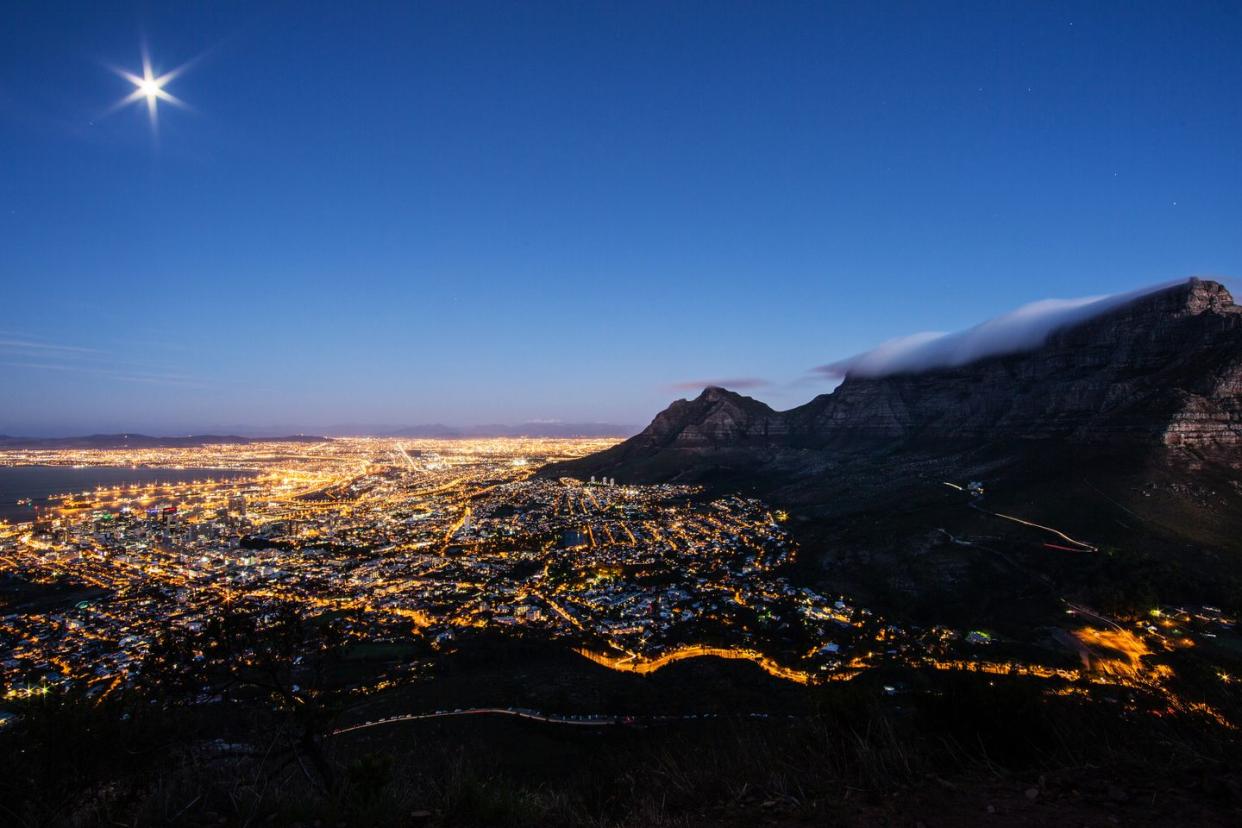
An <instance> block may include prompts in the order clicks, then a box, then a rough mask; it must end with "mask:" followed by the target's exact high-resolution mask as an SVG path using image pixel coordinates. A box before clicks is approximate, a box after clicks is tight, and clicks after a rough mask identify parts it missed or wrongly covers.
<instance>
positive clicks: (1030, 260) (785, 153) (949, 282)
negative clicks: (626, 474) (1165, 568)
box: [0, 0, 1242, 434]
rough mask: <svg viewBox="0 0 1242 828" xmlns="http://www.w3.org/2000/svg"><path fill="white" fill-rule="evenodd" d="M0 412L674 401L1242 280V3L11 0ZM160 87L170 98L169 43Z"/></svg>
mask: <svg viewBox="0 0 1242 828" xmlns="http://www.w3.org/2000/svg"><path fill="white" fill-rule="evenodd" d="M3 17H4V24H3V25H0V287H2V288H3V294H2V296H3V301H2V304H0V307H3V309H4V311H3V317H2V318H0V387H2V389H3V392H2V393H0V433H8V434H65V433H84V432H96V431H118V430H132V431H146V432H148V433H181V432H187V431H202V430H217V429H220V428H236V429H243V428H270V427H281V426H290V427H295V428H298V429H314V428H316V427H327V426H329V425H339V424H359V425H367V426H370V425H376V424H389V425H397V426H399V425H406V424H415V423H428V422H445V423H453V424H471V423H489V422H522V421H526V420H534V419H561V420H569V421H583V420H594V421H606V422H614V423H624V424H636V425H641V424H643V423H645V422H646V421H647V420H648V419H649V418H650V417H651V416H652V415H653V414H654V413H655V412H656V411H658V410H659V409H660V408H662V407H663V406H664V405H666V404H667V402H668V401H670V400H671V399H674V398H676V397H679V396H686V395H688V394H693V393H694V391H693V390H689V389H693V388H694V387H695V386H697V385H698V384H701V383H703V382H707V381H715V382H726V383H729V384H732V385H733V386H735V387H738V388H739V390H744V391H745V392H746V393H750V394H752V395H754V396H757V397H759V398H761V399H764V400H767V401H769V402H771V403H772V404H773V405H775V406H776V407H778V408H785V407H789V406H791V405H795V404H797V403H800V402H803V401H805V400H807V399H809V398H810V397H812V396H813V395H815V394H816V393H820V392H822V391H825V390H827V389H829V388H831V380H829V379H828V378H826V377H824V376H823V375H822V374H821V373H816V372H815V371H814V370H813V369H814V368H815V367H816V366H820V365H823V364H825V363H830V362H833V361H835V360H840V359H844V358H846V357H849V356H850V355H851V354H854V353H856V352H859V351H862V350H865V349H868V348H870V347H872V346H874V345H876V344H877V343H879V342H881V341H884V340H887V339H891V338H893V337H898V336H902V335H907V334H911V333H915V332H919V331H927V330H956V329H960V328H963V327H967V326H969V325H972V324H974V323H976V322H979V321H981V320H983V319H985V318H988V317H992V316H995V315H997V314H1000V313H1004V312H1006V311H1009V310H1011V309H1013V308H1014V307H1016V306H1019V305H1022V304H1024V303H1027V302H1031V301H1035V300H1039V299H1045V298H1074V297H1081V296H1088V295H1101V294H1110V293H1115V292H1120V291H1127V290H1133V289H1135V288H1138V287H1141V286H1143V285H1147V284H1151V283H1156V282H1164V281H1168V280H1170V279H1177V278H1182V277H1185V276H1189V275H1192V274H1198V275H1204V276H1211V277H1217V278H1225V279H1226V280H1228V279H1229V278H1231V277H1233V276H1236V275H1238V274H1240V273H1242V48H1240V47H1239V44H1242V5H1239V4H1237V3H1232V2H1221V3H1193V2H1191V3H1161V4H1156V3H1150V4H1149V3H1133V2H1126V3H1117V4H1111V3H1105V2H1090V3H1084V4H1081V5H1077V4H1063V3H1053V2H1038V3H1027V4H1020V3H1009V2H1002V3H997V2H980V3H970V4H951V3H925V4H915V3H903V4H891V5H890V4H884V3H876V2H860V3H856V4H851V3H826V2H819V3H806V4H800V3H777V2H772V3H768V2H754V3H736V4H735V3H675V2H674V3H669V2H660V3H651V4H645V3H637V2H620V3H611V4H597V3H587V2H566V3H554V2H539V3H497V4H488V3H470V2H451V3H450V2H445V3H434V4H429V3H412V4H406V3H401V4H396V3H394V4H391V6H389V7H385V5H384V4H379V3H360V4H355V3H343V2H326V3H317V2H306V0H302V2H296V3H276V4H266V5H264V4H255V3H228V2H211V3H176V4H173V3H168V4H164V3H160V4H150V5H139V6H134V7H127V6H125V5H123V4H119V3H85V2H84V3H78V4H61V3H53V2H37V3H36V2H30V3H8V4H6V5H5V7H4V11H3ZM144 45H145V48H146V49H147V50H148V52H149V55H150V59H151V64H152V69H153V73H154V75H156V76H159V75H162V74H163V73H167V72H170V71H172V70H176V69H178V68H179V67H180V71H179V72H178V73H177V74H176V75H175V77H173V78H172V79H171V80H168V81H167V82H166V83H165V85H164V89H165V91H166V92H167V93H168V94H170V95H173V96H175V97H176V98H177V99H179V100H180V101H182V102H183V103H184V107H179V106H175V105H173V104H172V103H170V102H167V101H157V110H156V111H157V113H158V123H157V125H153V124H152V121H151V118H150V112H149V110H148V107H147V104H146V101H145V99H141V100H137V101H132V102H130V103H128V104H126V105H124V106H121V107H119V108H118V107H117V106H116V105H117V104H118V103H119V102H121V101H122V100H123V99H125V98H126V97H127V96H129V95H130V93H131V92H133V91H134V90H135V86H134V84H133V83H132V82H131V81H130V80H128V79H127V78H126V77H125V76H124V75H123V74H121V72H129V73H133V74H138V75H141V74H142V55H143V49H144Z"/></svg>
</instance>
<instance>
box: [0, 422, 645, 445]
mask: <svg viewBox="0 0 1242 828" xmlns="http://www.w3.org/2000/svg"><path fill="white" fill-rule="evenodd" d="M236 430H237V431H247V432H248V436H244V437H243V436H239V435H237V434H225V435H221V434H193V435H187V436H181V437H152V436H149V435H146V434H88V435H84V436H75V437H12V436H9V435H6V434H0V449H58V448H60V449H73V448H83V449H92V448H95V449H102V448H186V447H192V446H208V445H226V444H239V445H244V444H247V443H259V442H273V441H275V442H306V443H310V442H320V441H323V440H330V439H332V437H329V436H308V435H304V434H298V435H296V436H289V435H287V434H283V433H279V432H271V433H270V434H269V433H268V432H266V431H262V432H251V431H250V430H249V429H243V428H240V427H239V428H237V429H236ZM636 431H638V428H637V427H636V426H625V425H613V424H611V423H559V422H535V423H522V424H520V425H478V426H457V427H454V426H446V425H442V424H440V423H431V424H428V425H416V426H406V427H404V428H395V427H393V426H382V427H375V426H370V427H368V426H347V425H343V426H333V427H329V428H326V429H323V432H324V433H325V434H330V435H333V436H338V437H346V436H375V437H409V438H412V439H427V440H435V439H442V440H453V439H469V438H487V437H551V438H555V437H625V436H628V435H630V434H633V433H635V432H636Z"/></svg>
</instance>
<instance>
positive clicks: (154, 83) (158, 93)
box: [117, 56, 184, 129]
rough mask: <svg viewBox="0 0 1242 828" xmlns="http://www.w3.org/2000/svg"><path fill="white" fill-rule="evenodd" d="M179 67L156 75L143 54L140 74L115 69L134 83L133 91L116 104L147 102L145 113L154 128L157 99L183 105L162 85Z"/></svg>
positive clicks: (156, 115)
mask: <svg viewBox="0 0 1242 828" xmlns="http://www.w3.org/2000/svg"><path fill="white" fill-rule="evenodd" d="M182 68H184V67H182ZM180 71H181V69H174V70H173V71H171V72H165V73H164V74H163V75H159V76H157V75H156V74H155V73H154V72H153V71H152V70H151V61H150V60H149V59H148V58H146V57H145V56H144V57H143V59H142V74H141V75H135V74H134V73H132V72H126V71H123V70H117V74H119V75H120V76H121V77H123V78H125V79H126V80H128V81H129V82H130V83H132V84H133V85H134V91H133V92H130V93H129V96H128V97H126V98H125V100H123V101H121V102H120V103H119V104H118V105H117V106H126V105H127V104H131V103H136V102H137V101H141V100H143V99H145V100H146V102H147V114H148V115H149V116H150V118H151V128H152V129H154V128H155V125H156V122H157V121H158V119H159V113H158V103H159V101H167V102H168V103H170V104H176V105H177V106H184V104H182V103H181V101H179V100H177V98H175V97H173V96H172V95H171V94H169V92H168V90H166V89H165V88H164V86H165V85H166V84H167V83H168V82H169V81H171V80H172V79H173V78H175V77H176V76H177V73H178V72H180Z"/></svg>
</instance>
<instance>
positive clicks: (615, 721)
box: [328, 707, 795, 736]
mask: <svg viewBox="0 0 1242 828" xmlns="http://www.w3.org/2000/svg"><path fill="white" fill-rule="evenodd" d="M742 715H744V716H745V717H747V718H751V719H768V718H779V717H776V716H772V715H771V714H768V713H747V714H742ZM458 716H512V717H514V718H517V719H527V720H528V721H533V722H543V723H545V724H560V725H572V726H576V727H614V726H617V725H633V724H640V723H649V722H675V721H689V720H691V719H715V718H718V716H717V714H715V713H702V714H699V713H688V714H684V715H680V716H615V715H601V714H589V715H583V716H568V715H563V714H558V713H540V712H539V711H538V710H529V709H527V708H523V707H472V708H469V709H465V710H437V711H436V712H434V713H405V714H402V715H399V716H389V717H387V718H384V719H375V720H373V721H368V722H361V723H359V724H355V725H349V726H347V727H342V728H338V729H336V730H334V731H332V732H331V733H330V734H328V735H330V736H342V735H344V734H346V733H353V732H355V731H359V730H367V729H369V728H373V727H381V726H383V725H392V724H399V723H401V722H419V721H425V720H427V719H447V718H454V717H458ZM785 718H790V719H792V718H795V717H794V716H792V715H787V716H786V717H785Z"/></svg>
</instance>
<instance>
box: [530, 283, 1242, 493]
mask: <svg viewBox="0 0 1242 828" xmlns="http://www.w3.org/2000/svg"><path fill="white" fill-rule="evenodd" d="M1015 441H1018V442H1026V441H1036V442H1044V441H1047V442H1050V443H1052V444H1056V445H1079V446H1100V447H1113V448H1123V449H1138V448H1155V447H1160V446H1165V447H1172V446H1181V447H1185V448H1189V449H1194V450H1196V451H1200V452H1206V453H1208V454H1212V455H1216V456H1221V457H1224V458H1225V459H1226V460H1228V459H1229V458H1230V456H1233V457H1240V456H1242V308H1240V307H1239V306H1237V305H1236V304H1234V302H1233V298H1232V296H1230V295H1229V292H1228V291H1227V290H1226V289H1225V288H1224V287H1223V286H1222V285H1220V284H1219V283H1217V282H1212V281H1205V280H1200V279H1191V280H1189V281H1187V282H1185V283H1183V284H1179V285H1176V286H1174V287H1170V288H1167V289H1164V290H1160V291H1157V292H1155V293H1151V294H1148V295H1146V296H1142V297H1139V298H1137V299H1135V300H1133V301H1131V302H1129V303H1127V304H1125V305H1122V306H1120V307H1117V308H1114V309H1113V310H1110V311H1108V312H1105V313H1103V314H1101V315H1099V316H1097V317H1094V318H1092V319H1088V320H1086V321H1084V322H1080V323H1078V324H1075V325H1072V326H1069V327H1066V328H1062V329H1060V330H1057V331H1054V332H1053V333H1052V334H1051V335H1050V336H1049V338H1048V340H1047V341H1046V342H1045V343H1044V344H1043V345H1042V346H1041V347H1039V348H1037V349H1035V350H1033V351H1027V352H1024V353H1016V354H1007V355H1004V356H997V357H990V358H986V359H981V360H978V361H976V362H972V363H970V364H967V365H962V366H959V367H954V368H941V369H935V370H928V371H923V372H918V373H902V374H891V375H888V376H880V377H865V376H854V375H847V376H846V377H845V380H844V381H843V382H842V383H841V385H840V386H839V387H838V388H837V389H836V390H834V391H833V392H832V393H830V394H823V395H820V396H818V397H816V398H815V399H813V400H811V401H810V402H808V403H807V404H805V405H802V406H799V407H797V408H794V409H790V410H789V411H784V412H778V411H774V410H772V409H771V408H769V407H768V406H767V405H765V404H763V403H762V402H759V401H757V400H753V399H751V398H749V397H744V396H742V395H740V394H737V393H734V392H732V391H727V390H725V389H722V388H708V389H706V390H705V391H704V392H703V393H702V394H700V395H699V397H697V398H696V399H694V400H689V401H687V400H678V401H677V402H675V403H673V404H672V405H670V406H669V407H668V408H667V409H665V410H664V411H663V412H661V413H660V414H659V415H657V416H656V418H655V419H654V420H653V421H652V422H651V424H650V425H649V426H648V427H647V428H646V429H644V430H643V431H642V432H641V433H640V434H638V435H636V436H635V437H633V438H631V439H629V440H627V441H625V442H624V443H621V444H619V445H618V446H615V447H613V448H612V449H609V450H608V451H605V452H601V453H599V454H596V455H592V456H590V457H587V458H583V459H581V460H578V461H573V462H572V463H567V464H562V465H561V466H559V467H557V468H556V469H555V470H553V471H554V472H555V473H558V474H581V473H587V474H607V475H610V476H615V477H617V478H618V479H622V480H635V481H644V480H658V479H668V478H670V477H675V476H683V477H684V476H686V475H690V476H696V475H698V474H700V473H702V472H703V471H704V470H705V469H707V468H716V467H726V468H737V467H739V465H740V466H742V467H745V466H752V467H759V466H761V465H763V464H767V463H770V462H778V463H783V464H788V463H790V462H792V463H794V464H795V465H797V464H799V463H801V464H802V465H804V466H806V467H808V468H810V467H813V466H814V465H815V464H816V463H817V462H822V458H821V459H820V460H817V459H816V455H817V452H819V451H831V453H832V455H833V456H839V455H841V454H842V453H858V452H866V453H871V452H875V451H877V450H881V449H882V450H883V451H885V452H892V451H901V450H906V451H927V450H940V451H947V450H971V449H975V448H977V447H979V446H981V445H988V444H996V445H1008V444H1012V443H1013V442H1015Z"/></svg>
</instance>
